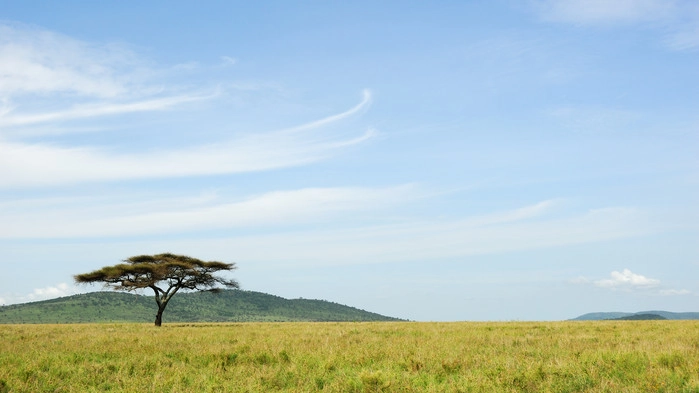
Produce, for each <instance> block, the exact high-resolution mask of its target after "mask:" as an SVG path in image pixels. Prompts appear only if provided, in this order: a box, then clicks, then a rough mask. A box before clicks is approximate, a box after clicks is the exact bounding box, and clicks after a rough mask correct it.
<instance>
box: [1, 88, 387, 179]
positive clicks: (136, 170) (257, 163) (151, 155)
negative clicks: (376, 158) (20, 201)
mask: <svg viewBox="0 0 699 393" xmlns="http://www.w3.org/2000/svg"><path fill="white" fill-rule="evenodd" d="M370 97H371V94H370V93H369V92H368V91H365V92H364V97H363V99H362V101H361V102H360V103H359V104H358V105H357V106H355V107H353V108H351V109H350V110H348V111H345V112H343V113H340V114H337V115H332V116H329V117H326V118H324V119H320V120H316V121H313V122H310V123H307V124H305V125H301V126H298V127H294V128H291V129H289V130H282V131H272V132H267V133H260V134H250V135H242V136H239V137H237V138H234V139H231V140H227V141H222V142H220V143H216V144H207V145H200V146H192V147H187V148H186V149H173V150H158V149H155V150H151V151H145V152H129V153H121V154H118V153H113V152H111V151H110V150H109V149H107V148H99V147H83V146H76V147H60V146H55V145H49V144H45V143H34V144H30V143H22V142H4V141H2V140H0V188H3V187H5V188H6V187H25V186H45V185H54V184H65V183H71V184H73V183H80V182H86V181H109V180H123V179H143V178H156V177H183V176H195V175H212V174H224V173H241V172H253V171H262V170H270V169H277V168H283V167H289V166H298V165H303V164H308V163H311V162H315V161H318V160H321V159H324V158H327V157H328V155H329V154H331V153H332V152H333V151H336V150H337V149H341V148H345V147H349V146H353V145H356V144H359V143H362V142H364V141H366V140H368V139H370V138H372V137H373V136H374V135H375V134H376V131H375V130H373V129H371V128H370V129H368V130H366V131H365V132H364V133H362V134H360V135H357V136H355V137H351V138H341V137H338V136H332V135H325V134H322V133H316V132H313V131H314V130H315V129H317V128H319V127H322V126H326V125H328V124H330V123H333V122H337V121H339V120H342V119H344V118H346V117H348V116H350V115H352V114H354V113H357V112H358V111H360V110H361V109H362V108H365V107H366V106H367V105H368V104H369V102H370Z"/></svg>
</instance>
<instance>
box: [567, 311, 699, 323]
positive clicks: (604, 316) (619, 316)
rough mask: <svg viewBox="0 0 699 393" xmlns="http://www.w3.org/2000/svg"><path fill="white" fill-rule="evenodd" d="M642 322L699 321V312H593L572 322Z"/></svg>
mask: <svg viewBox="0 0 699 393" xmlns="http://www.w3.org/2000/svg"><path fill="white" fill-rule="evenodd" d="M610 319H612V320H641V319H671V320H677V319H685V320H686V319H699V312H679V313H678V312H669V311H641V312H636V313H628V312H593V313H589V314H584V315H581V316H579V317H577V318H573V319H571V320H572V321H603V320H610Z"/></svg>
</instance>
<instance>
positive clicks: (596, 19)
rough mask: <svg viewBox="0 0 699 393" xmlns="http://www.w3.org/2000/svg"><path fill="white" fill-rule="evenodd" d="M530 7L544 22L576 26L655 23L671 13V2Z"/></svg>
mask: <svg viewBox="0 0 699 393" xmlns="http://www.w3.org/2000/svg"><path fill="white" fill-rule="evenodd" d="M534 5H535V7H536V9H537V10H538V11H539V12H540V13H541V15H542V17H543V18H544V19H546V20H550V21H555V22H565V23H576V24H610V23H614V24H616V23H633V22H639V21H647V20H656V19H660V18H665V17H668V16H669V15H671V14H672V13H673V12H674V10H675V1H672V0H613V1H609V0H542V1H535V2H534Z"/></svg>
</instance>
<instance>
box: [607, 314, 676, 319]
mask: <svg viewBox="0 0 699 393" xmlns="http://www.w3.org/2000/svg"><path fill="white" fill-rule="evenodd" d="M665 320H667V318H665V317H663V316H661V315H657V314H633V315H628V316H625V317H621V318H615V319H614V321H665Z"/></svg>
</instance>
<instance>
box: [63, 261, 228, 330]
mask: <svg viewBox="0 0 699 393" xmlns="http://www.w3.org/2000/svg"><path fill="white" fill-rule="evenodd" d="M234 269H236V266H235V263H223V262H217V261H210V262H204V261H202V260H199V259H196V258H192V257H188V256H185V255H175V254H170V253H165V254H157V255H138V256H134V257H131V258H128V259H126V260H124V263H120V264H118V265H114V266H105V267H103V268H101V269H99V270H95V271H94V272H91V273H85V274H78V275H76V276H74V279H75V282H77V283H81V284H92V283H97V282H101V283H104V286H105V287H111V288H112V289H114V290H117V291H135V290H138V289H144V288H150V289H152V290H153V292H155V302H156V303H157V304H158V313H157V314H156V315H155V326H160V325H161V324H162V322H163V311H165V307H166V306H167V303H168V302H169V301H170V299H172V297H173V296H174V295H175V294H176V293H177V292H178V291H179V290H180V289H184V290H192V291H195V290H196V291H211V292H218V291H220V290H221V287H225V288H238V287H239V285H238V282H237V281H235V280H226V279H224V278H221V277H217V276H215V275H214V274H215V273H217V272H220V271H230V270H234Z"/></svg>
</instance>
